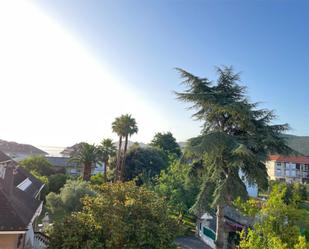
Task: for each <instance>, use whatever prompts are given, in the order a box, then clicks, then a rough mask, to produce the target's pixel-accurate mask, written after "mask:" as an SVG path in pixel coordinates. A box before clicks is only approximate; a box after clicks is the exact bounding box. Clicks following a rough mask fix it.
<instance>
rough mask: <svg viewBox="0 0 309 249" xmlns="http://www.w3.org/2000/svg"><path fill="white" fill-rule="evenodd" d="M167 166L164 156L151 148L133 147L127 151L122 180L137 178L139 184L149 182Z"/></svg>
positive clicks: (161, 152)
mask: <svg viewBox="0 0 309 249" xmlns="http://www.w3.org/2000/svg"><path fill="white" fill-rule="evenodd" d="M167 166H168V158H167V156H166V154H165V153H164V152H163V151H162V150H160V149H158V148H153V147H145V148H143V147H140V146H133V147H132V148H130V150H129V151H128V154H127V156H126V162H125V170H124V179H125V180H132V179H134V178H137V182H138V183H139V184H141V183H143V182H145V181H150V180H151V179H152V178H153V177H154V176H157V175H158V174H160V171H161V170H163V169H166V168H167Z"/></svg>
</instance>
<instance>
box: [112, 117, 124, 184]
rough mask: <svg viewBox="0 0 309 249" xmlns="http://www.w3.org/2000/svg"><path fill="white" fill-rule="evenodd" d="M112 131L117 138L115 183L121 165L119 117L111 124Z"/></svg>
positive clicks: (122, 134)
mask: <svg viewBox="0 0 309 249" xmlns="http://www.w3.org/2000/svg"><path fill="white" fill-rule="evenodd" d="M112 129H113V132H115V133H116V134H117V135H118V136H119V142H118V152H117V161H116V176H115V180H116V181H117V180H118V179H119V173H120V172H119V169H120V163H121V149H122V138H123V136H124V132H123V125H122V119H121V117H117V118H116V119H115V121H114V122H113V123H112Z"/></svg>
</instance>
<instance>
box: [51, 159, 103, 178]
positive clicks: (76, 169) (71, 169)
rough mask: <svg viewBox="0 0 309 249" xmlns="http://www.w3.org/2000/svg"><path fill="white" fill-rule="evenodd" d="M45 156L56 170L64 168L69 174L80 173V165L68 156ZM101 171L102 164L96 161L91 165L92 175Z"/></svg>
mask: <svg viewBox="0 0 309 249" xmlns="http://www.w3.org/2000/svg"><path fill="white" fill-rule="evenodd" d="M45 158H46V159H47V160H48V162H49V163H50V164H51V165H52V166H53V167H55V169H56V170H58V171H61V170H65V172H66V173H67V174H69V175H80V172H81V168H82V166H81V165H79V164H78V163H76V162H72V161H71V160H70V158H69V157H56V156H46V157H45ZM103 172H104V164H98V163H97V164H96V165H93V167H92V170H91V174H92V175H95V174H97V173H103Z"/></svg>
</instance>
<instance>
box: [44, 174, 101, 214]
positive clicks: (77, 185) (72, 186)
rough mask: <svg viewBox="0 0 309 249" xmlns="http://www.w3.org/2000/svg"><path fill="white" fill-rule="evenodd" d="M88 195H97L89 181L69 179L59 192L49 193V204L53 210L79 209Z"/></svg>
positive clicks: (68, 211)
mask: <svg viewBox="0 0 309 249" xmlns="http://www.w3.org/2000/svg"><path fill="white" fill-rule="evenodd" d="M87 195H90V196H93V195H95V192H94V191H93V190H91V188H90V186H89V184H88V183H87V182H83V181H78V180H76V181H73V180H68V181H67V183H66V184H65V185H64V186H63V188H61V190H60V193H59V194H55V193H53V192H51V193H49V194H48V195H47V197H46V199H47V206H48V207H49V208H50V210H51V211H52V212H55V211H56V210H58V209H59V208H61V209H63V210H64V211H65V212H66V213H71V212H73V211H79V210H81V208H82V202H81V199H82V198H83V197H85V196H87Z"/></svg>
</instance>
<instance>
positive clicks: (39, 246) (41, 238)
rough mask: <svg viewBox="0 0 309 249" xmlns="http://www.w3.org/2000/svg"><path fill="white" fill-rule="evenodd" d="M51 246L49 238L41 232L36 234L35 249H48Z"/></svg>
mask: <svg viewBox="0 0 309 249" xmlns="http://www.w3.org/2000/svg"><path fill="white" fill-rule="evenodd" d="M48 245H49V237H48V236H47V235H45V234H43V233H41V232H35V233H34V243H33V249H47V248H48Z"/></svg>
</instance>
